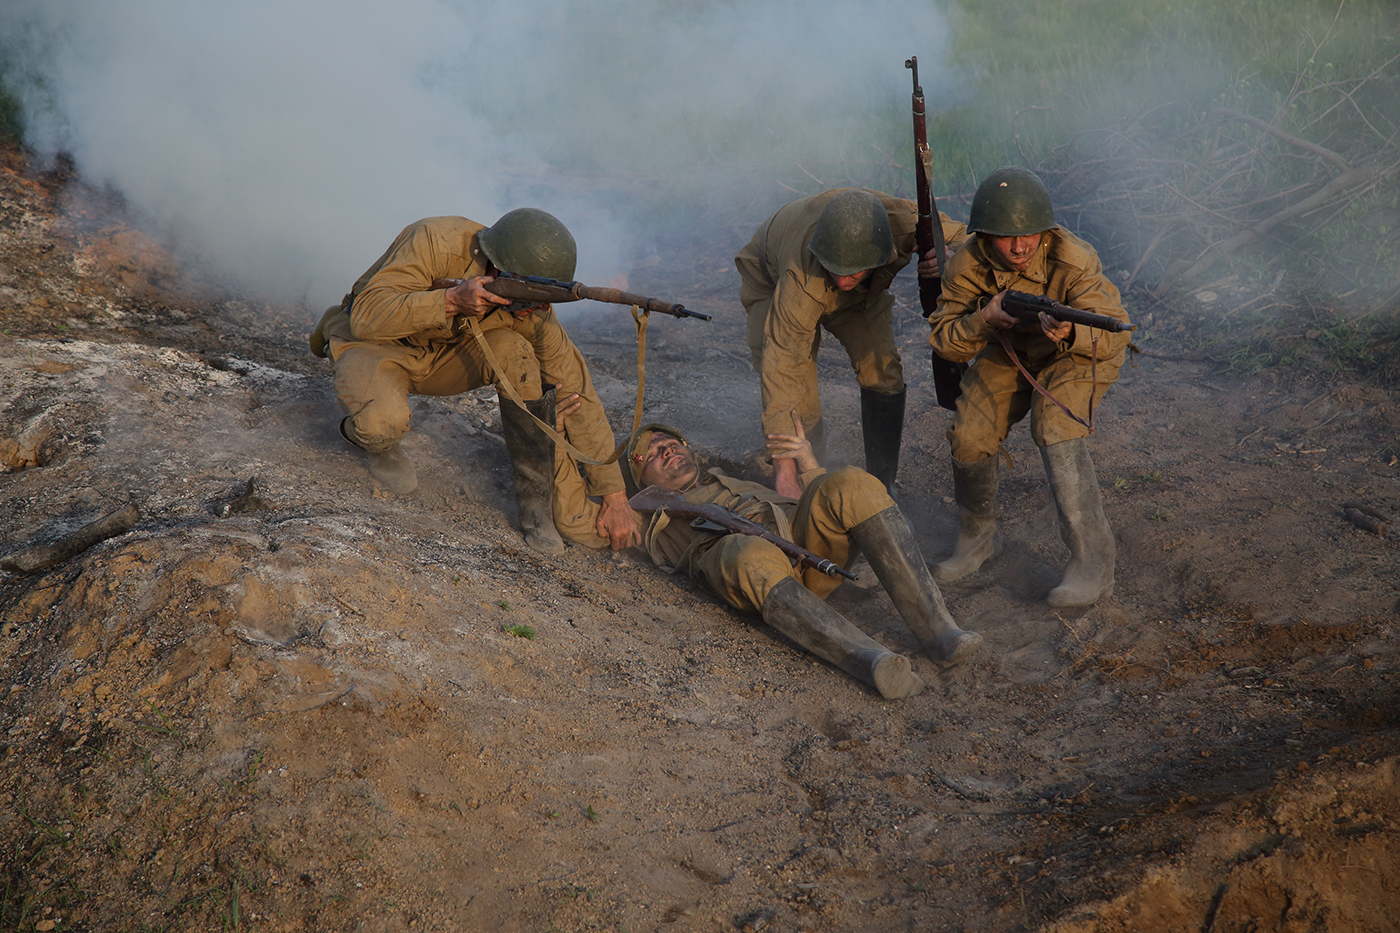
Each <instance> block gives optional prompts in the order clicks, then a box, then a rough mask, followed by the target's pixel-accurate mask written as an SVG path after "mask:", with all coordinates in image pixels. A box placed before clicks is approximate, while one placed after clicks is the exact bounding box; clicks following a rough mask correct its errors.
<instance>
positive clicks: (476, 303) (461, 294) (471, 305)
mask: <svg viewBox="0 0 1400 933" xmlns="http://www.w3.org/2000/svg"><path fill="white" fill-rule="evenodd" d="M494 281H496V277H495V276H494V275H478V276H475V277H473V278H470V279H463V280H462V281H460V282H458V283H457V284H456V285H454V286H452V287H451V288H449V289H448V290H447V313H448V314H449V315H456V314H465V315H467V316H468V317H475V318H480V317H484V316H485V315H487V314H489V313H490V312H492V311H494V310H496V309H497V308H499V307H501V306H502V305H508V304H510V299H509V298H502V297H501V296H500V295H494V294H492V293H491V292H489V291H487V290H486V286H487V285H489V284H491V283H492V282H494Z"/></svg>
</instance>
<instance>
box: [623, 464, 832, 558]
mask: <svg viewBox="0 0 1400 933" xmlns="http://www.w3.org/2000/svg"><path fill="white" fill-rule="evenodd" d="M627 504H628V505H630V506H632V508H634V509H636V510H637V511H638V512H655V511H656V510H657V509H665V510H666V514H667V515H669V516H671V517H672V518H685V519H690V523H691V525H692V526H694V527H696V528H701V529H706V530H709V531H720V532H728V533H730V534H739V535H753V536H754V537H756V538H762V539H763V540H764V541H767V542H769V543H770V544H775V545H777V546H778V548H780V549H781V550H782V552H783V553H784V554H786V555H787V556H788V557H790V558H792V559H793V560H795V561H797V562H799V563H803V564H809V565H810V566H812V567H815V568H817V570H819V571H821V572H822V573H824V574H826V575H827V576H828V577H845V578H846V579H847V580H854V579H856V575H855V574H853V573H850V572H848V571H846V570H842V569H841V567H840V565H839V564H837V563H835V562H834V561H830V560H827V559H826V558H825V557H822V556H821V555H820V554H814V553H813V552H811V551H809V550H807V549H806V548H805V547H799V546H798V545H796V544H793V543H792V542H791V541H789V540H788V539H787V538H784V537H781V536H780V535H776V534H774V533H773V532H771V531H769V530H768V529H767V528H765V527H763V526H762V525H760V524H759V523H758V522H756V521H753V520H751V519H747V518H744V516H742V515H738V514H735V513H734V512H731V511H729V510H728V509H726V508H725V507H724V506H722V505H716V504H715V503H713V502H707V503H695V502H691V501H690V500H689V499H687V498H686V497H685V496H683V495H681V494H680V493H678V492H676V491H675V490H674V489H667V488H665V487H664V486H648V487H647V488H646V489H643V490H642V491H641V492H639V493H637V494H636V495H635V496H633V497H632V498H631V499H629V500H628V503H627Z"/></svg>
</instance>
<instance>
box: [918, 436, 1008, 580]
mask: <svg viewBox="0 0 1400 933" xmlns="http://www.w3.org/2000/svg"><path fill="white" fill-rule="evenodd" d="M953 498H954V500H955V501H956V502H957V504H958V512H959V514H960V516H961V524H960V527H959V529H958V542H957V544H955V545H953V554H952V556H951V557H949V558H948V559H947V560H945V561H943V562H942V563H940V564H936V565H935V566H934V568H933V578H934V579H935V580H937V581H938V582H939V583H952V582H953V581H954V580H961V579H962V578H963V577H965V576H967V575H968V574H970V573H974V572H975V571H977V570H978V569H980V568H981V566H982V564H984V563H985V562H986V561H987V559H988V558H990V557H994V556H996V553H997V551H999V550H1000V549H1001V542H1000V540H999V539H998V536H997V458H996V457H995V456H992V457H988V458H987V459H986V460H979V461H977V462H976V463H964V462H963V461H961V460H959V459H957V458H956V457H954V458H953Z"/></svg>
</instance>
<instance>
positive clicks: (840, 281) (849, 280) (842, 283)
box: [827, 269, 870, 292]
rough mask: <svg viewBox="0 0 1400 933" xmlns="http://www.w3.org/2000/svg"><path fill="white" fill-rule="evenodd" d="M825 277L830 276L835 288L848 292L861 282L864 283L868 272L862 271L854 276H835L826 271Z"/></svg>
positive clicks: (866, 270) (868, 274)
mask: <svg viewBox="0 0 1400 933" xmlns="http://www.w3.org/2000/svg"><path fill="white" fill-rule="evenodd" d="M827 275H829V276H831V281H832V282H834V283H835V284H836V287H837V288H839V289H841V291H843V292H848V291H851V290H852V289H853V288H855V287H856V286H857V285H859V284H860V283H861V282H864V281H865V280H866V279H867V278H868V277H869V276H870V270H869V269H862V270H861V271H860V272H857V273H856V274H855V275H837V274H836V273H834V272H830V271H828V272H827Z"/></svg>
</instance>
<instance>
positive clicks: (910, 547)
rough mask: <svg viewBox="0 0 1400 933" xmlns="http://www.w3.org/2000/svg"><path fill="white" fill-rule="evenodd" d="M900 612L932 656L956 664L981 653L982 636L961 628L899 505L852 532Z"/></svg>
mask: <svg viewBox="0 0 1400 933" xmlns="http://www.w3.org/2000/svg"><path fill="white" fill-rule="evenodd" d="M851 538H852V539H853V540H854V541H855V543H856V544H858V545H860V549H861V552H862V553H863V554H865V557H866V559H867V560H869V561H870V566H871V567H872V568H874V570H875V576H877V577H879V578H880V583H881V584H882V585H883V586H884V587H885V592H886V593H889V594H890V601H891V602H892V603H894V608H895V610H896V611H897V612H898V613H899V617H900V618H901V619H903V620H904V624H905V625H907V626H908V627H909V631H911V632H913V633H914V637H916V638H917V639H919V641H920V642H922V643H923V646H924V647H925V648H927V649H928V652H929V654H931V655H932V656H933V657H934V658H936V659H938V660H940V661H949V662H957V661H961V660H963V659H964V658H966V657H967V656H968V655H970V654H972V652H974V651H976V650H977V648H978V646H979V645H981V644H982V636H981V635H978V634H977V633H976V632H967V631H964V630H963V629H960V628H958V625H957V623H956V622H954V621H953V617H952V616H951V615H950V614H949V613H948V606H947V604H945V603H944V602H943V594H942V593H940V592H939V591H938V584H937V583H934V582H933V577H932V576H930V574H929V572H928V565H927V564H925V563H924V558H923V555H922V554H920V553H919V545H918V542H916V541H915V540H914V533H913V532H911V531H910V530H909V523H908V522H906V521H905V520H904V515H903V513H901V512H900V511H899V509H898V507H894V506H892V507H890V508H888V509H885V510H884V511H883V512H879V513H877V514H875V515H872V516H871V517H870V518H867V519H866V520H865V521H863V522H861V523H860V524H859V525H856V526H855V527H854V528H852V529H851Z"/></svg>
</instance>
